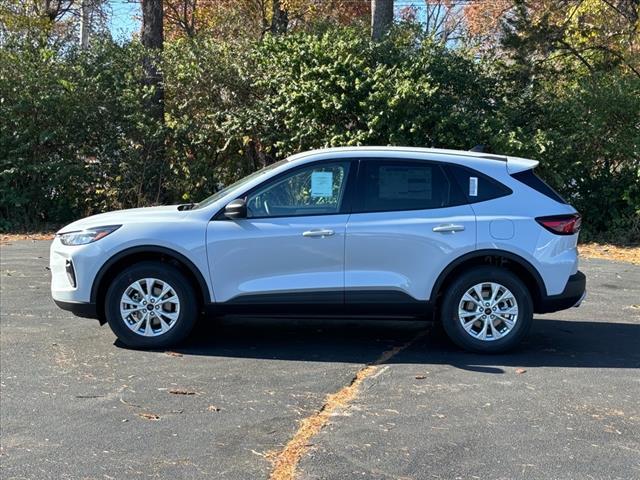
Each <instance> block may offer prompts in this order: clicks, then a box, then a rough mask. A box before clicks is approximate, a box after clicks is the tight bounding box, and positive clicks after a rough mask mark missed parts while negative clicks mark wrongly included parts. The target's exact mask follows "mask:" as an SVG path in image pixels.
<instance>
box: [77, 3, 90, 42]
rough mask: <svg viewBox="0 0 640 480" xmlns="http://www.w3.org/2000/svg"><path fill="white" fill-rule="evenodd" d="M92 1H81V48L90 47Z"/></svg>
mask: <svg viewBox="0 0 640 480" xmlns="http://www.w3.org/2000/svg"><path fill="white" fill-rule="evenodd" d="M91 1H92V0H81V2H80V47H82V48H87V47H88V46H89V33H90V32H91V7H92V5H91Z"/></svg>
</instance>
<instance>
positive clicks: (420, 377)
mask: <svg viewBox="0 0 640 480" xmlns="http://www.w3.org/2000/svg"><path fill="white" fill-rule="evenodd" d="M425 378H427V377H426V375H416V380H424V379H425Z"/></svg>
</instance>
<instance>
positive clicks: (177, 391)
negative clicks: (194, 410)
mask: <svg viewBox="0 0 640 480" xmlns="http://www.w3.org/2000/svg"><path fill="white" fill-rule="evenodd" d="M169 393H172V394H173V395H195V394H196V392H192V391H191V390H183V389H181V388H174V389H173V390H169Z"/></svg>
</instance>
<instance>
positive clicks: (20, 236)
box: [0, 232, 55, 245]
mask: <svg viewBox="0 0 640 480" xmlns="http://www.w3.org/2000/svg"><path fill="white" fill-rule="evenodd" d="M54 235H55V234H54V233H52V232H48V233H3V234H2V235H1V236H0V245H8V244H9V243H11V242H15V241H16V240H53V237H54Z"/></svg>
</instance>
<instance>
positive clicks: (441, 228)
mask: <svg viewBox="0 0 640 480" xmlns="http://www.w3.org/2000/svg"><path fill="white" fill-rule="evenodd" d="M463 230H464V225H456V224H454V223H447V224H445V225H438V226H437V227H433V231H434V232H439V233H446V232H461V231H463Z"/></svg>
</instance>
